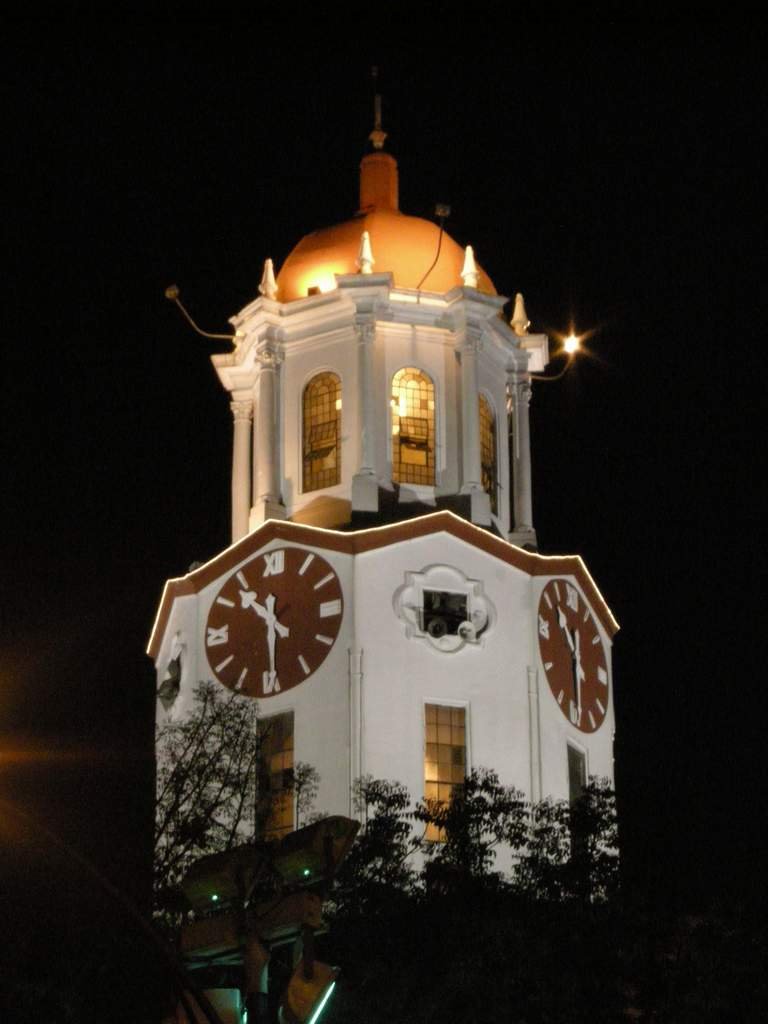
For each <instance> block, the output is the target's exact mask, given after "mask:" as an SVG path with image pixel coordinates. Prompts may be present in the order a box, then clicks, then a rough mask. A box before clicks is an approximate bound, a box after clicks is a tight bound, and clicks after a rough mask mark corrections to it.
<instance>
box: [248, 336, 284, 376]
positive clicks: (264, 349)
mask: <svg viewBox="0 0 768 1024" xmlns="http://www.w3.org/2000/svg"><path fill="white" fill-rule="evenodd" d="M254 358H255V360H256V362H257V363H258V364H259V366H260V367H261V368H262V370H276V369H277V367H278V366H279V365H280V363H282V361H283V358H284V357H283V351H282V348H281V347H280V346H279V345H278V344H276V343H275V342H274V341H265V342H263V343H262V344H261V345H259V347H258V348H257V349H256V352H255V355H254Z"/></svg>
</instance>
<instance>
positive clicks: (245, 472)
mask: <svg viewBox="0 0 768 1024" xmlns="http://www.w3.org/2000/svg"><path fill="white" fill-rule="evenodd" d="M229 407H230V409H231V410H232V416H233V419H234V424H233V431H234V432H233V439H232V543H234V542H235V541H238V540H240V538H241V537H244V536H245V535H246V533H248V512H249V509H250V506H251V472H250V461H251V417H252V415H253V401H252V399H250V398H248V399H240V400H237V399H235V400H234V401H232V402H230V405H229Z"/></svg>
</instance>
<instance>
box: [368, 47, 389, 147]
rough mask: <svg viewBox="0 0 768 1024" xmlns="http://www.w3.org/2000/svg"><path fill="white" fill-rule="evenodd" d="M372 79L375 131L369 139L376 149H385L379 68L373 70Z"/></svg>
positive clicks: (385, 134) (385, 135)
mask: <svg viewBox="0 0 768 1024" xmlns="http://www.w3.org/2000/svg"><path fill="white" fill-rule="evenodd" d="M371 78H372V79H373V89H374V95H373V131H372V132H371V134H370V135H369V136H368V138H369V139H370V140H371V142H372V143H373V148H374V149H384V140H385V139H386V137H387V133H386V132H385V131H382V129H381V95H380V93H379V92H378V88H377V86H378V78H379V69H378V68H377V67H372V68H371Z"/></svg>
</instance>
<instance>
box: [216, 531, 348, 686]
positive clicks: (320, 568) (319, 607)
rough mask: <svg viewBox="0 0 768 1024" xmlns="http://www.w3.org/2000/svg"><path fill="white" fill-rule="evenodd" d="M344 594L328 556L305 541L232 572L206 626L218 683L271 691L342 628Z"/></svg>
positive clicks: (318, 655)
mask: <svg viewBox="0 0 768 1024" xmlns="http://www.w3.org/2000/svg"><path fill="white" fill-rule="evenodd" d="M343 613H344V598H343V595H342V591H341V583H340V582H339V578H338V576H337V575H336V573H335V571H334V570H333V569H332V568H331V566H330V565H329V563H328V562H327V561H326V560H325V559H324V558H322V557H321V556H320V555H318V554H317V553H316V552H314V551H309V550H307V549H306V548H288V547H286V548H273V549H272V550H271V551H263V552H262V553H261V554H258V555H256V556H255V557H254V558H252V559H250V561H248V562H246V563H245V565H243V566H241V567H240V568H239V569H238V570H237V571H236V572H234V573H233V574H232V575H231V576H230V577H229V579H228V580H227V581H226V583H225V584H224V585H223V586H222V588H221V590H220V591H219V592H218V594H217V595H216V597H215V598H214V599H213V603H212V604H211V608H210V611H209V612H208V620H207V623H206V627H205V649H206V654H207V656H208V662H209V664H210V666H211V671H212V672H213V674H214V675H215V676H216V678H217V679H218V680H219V682H220V683H223V684H224V686H228V687H229V688H230V689H232V690H237V691H238V692H239V693H245V694H248V695H249V696H251V697H259V698H263V697H271V696H273V695H274V694H276V693H282V692H284V691H285V690H289V689H291V687H293V686H297V685H298V684H299V683H302V682H304V680H305V679H308V678H309V676H311V675H312V673H313V672H316V671H317V669H318V668H319V667H320V666H321V665H322V663H323V662H324V661H325V659H326V658H327V656H328V654H329V653H330V651H331V648H332V647H333V645H334V643H335V641H336V637H337V636H338V633H339V628H340V627H341V620H342V616H343Z"/></svg>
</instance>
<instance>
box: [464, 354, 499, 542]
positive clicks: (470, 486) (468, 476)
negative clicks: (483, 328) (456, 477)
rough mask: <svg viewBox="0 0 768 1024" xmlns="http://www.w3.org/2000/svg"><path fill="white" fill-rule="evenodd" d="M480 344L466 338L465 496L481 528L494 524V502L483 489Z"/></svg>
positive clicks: (473, 519) (472, 517)
mask: <svg viewBox="0 0 768 1024" xmlns="http://www.w3.org/2000/svg"><path fill="white" fill-rule="evenodd" d="M478 348H479V342H478V341H477V340H475V339H474V338H469V337H465V338H464V342H463V344H462V345H461V347H460V349H459V351H460V353H461V421H462V426H461V435H462V449H461V450H462V464H463V469H462V480H463V482H462V486H461V493H462V494H469V495H470V497H471V508H470V516H471V519H472V522H473V523H477V524H478V525H480V526H490V525H491V499H490V496H489V495H488V494H486V493H485V491H484V490H483V482H482V481H483V478H482V473H481V462H480V391H479V389H478V385H477V350H478Z"/></svg>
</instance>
